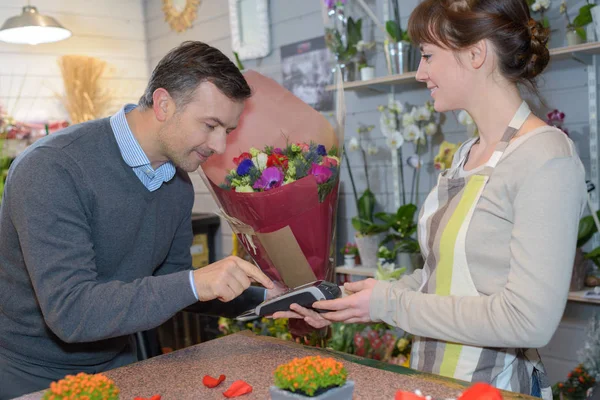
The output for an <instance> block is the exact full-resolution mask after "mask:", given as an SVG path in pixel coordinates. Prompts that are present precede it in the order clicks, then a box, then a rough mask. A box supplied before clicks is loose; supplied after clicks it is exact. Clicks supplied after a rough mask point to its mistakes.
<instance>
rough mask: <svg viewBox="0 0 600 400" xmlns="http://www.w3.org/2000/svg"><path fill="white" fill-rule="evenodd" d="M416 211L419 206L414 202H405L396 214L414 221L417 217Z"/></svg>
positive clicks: (400, 217)
mask: <svg viewBox="0 0 600 400" xmlns="http://www.w3.org/2000/svg"><path fill="white" fill-rule="evenodd" d="M415 212H417V206H416V205H414V204H405V205H403V206H401V207H400V208H398V211H397V212H396V215H397V217H398V219H403V220H409V221H412V220H413V219H414V217H415Z"/></svg>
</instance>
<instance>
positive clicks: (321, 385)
mask: <svg viewBox="0 0 600 400" xmlns="http://www.w3.org/2000/svg"><path fill="white" fill-rule="evenodd" d="M274 376H275V385H274V386H271V387H270V389H269V391H270V394H271V398H272V399H273V400H292V399H296V400H299V399H318V400H342V399H351V398H352V393H353V392H354V382H353V381H349V380H347V378H348V372H347V371H346V368H344V366H343V364H342V363H340V362H338V361H336V360H334V359H333V358H323V357H320V356H310V357H304V358H295V359H293V360H292V361H290V362H289V363H286V364H282V365H280V366H278V367H277V369H276V370H275V372H274Z"/></svg>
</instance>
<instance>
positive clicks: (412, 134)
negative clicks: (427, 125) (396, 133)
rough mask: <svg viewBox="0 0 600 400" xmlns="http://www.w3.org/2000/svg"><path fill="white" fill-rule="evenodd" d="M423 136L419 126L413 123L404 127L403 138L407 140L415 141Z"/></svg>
mask: <svg viewBox="0 0 600 400" xmlns="http://www.w3.org/2000/svg"><path fill="white" fill-rule="evenodd" d="M422 136H423V133H422V132H421V130H420V129H419V127H418V126H417V125H415V124H412V125H409V126H407V127H406V128H404V139H405V140H406V141H408V142H412V141H415V140H417V139H420V138H421V137H422Z"/></svg>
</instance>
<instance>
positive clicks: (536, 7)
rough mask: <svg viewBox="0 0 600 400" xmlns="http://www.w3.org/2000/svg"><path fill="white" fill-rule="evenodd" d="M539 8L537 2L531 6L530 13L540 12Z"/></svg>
mask: <svg viewBox="0 0 600 400" xmlns="http://www.w3.org/2000/svg"><path fill="white" fill-rule="evenodd" d="M540 8H541V5H540V3H539V2H537V1H536V2H535V3H533V4H532V5H531V11H533V12H537V11H540Z"/></svg>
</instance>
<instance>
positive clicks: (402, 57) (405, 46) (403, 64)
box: [386, 42, 411, 75]
mask: <svg viewBox="0 0 600 400" xmlns="http://www.w3.org/2000/svg"><path fill="white" fill-rule="evenodd" d="M410 49H411V45H410V43H409V42H397V43H388V44H387V46H386V52H387V56H386V60H387V63H388V72H389V73H390V74H392V75H397V74H404V73H406V72H409V70H410V69H409V54H410Z"/></svg>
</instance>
